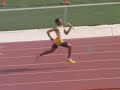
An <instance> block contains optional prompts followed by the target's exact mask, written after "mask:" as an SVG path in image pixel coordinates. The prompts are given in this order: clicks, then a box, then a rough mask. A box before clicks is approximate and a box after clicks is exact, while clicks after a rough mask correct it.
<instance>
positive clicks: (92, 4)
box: [0, 2, 120, 12]
mask: <svg viewBox="0 0 120 90" xmlns="http://www.w3.org/2000/svg"><path fill="white" fill-rule="evenodd" d="M115 4H120V2H107V3H91V4H78V5H68V6H64V5H63V6H61V5H60V6H47V7H29V8H13V9H0V12H5V11H21V10H41V9H53V8H54V9H55V8H65V7H88V6H102V5H115Z"/></svg>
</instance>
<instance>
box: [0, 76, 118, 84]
mask: <svg viewBox="0 0 120 90" xmlns="http://www.w3.org/2000/svg"><path fill="white" fill-rule="evenodd" d="M118 79H120V77H111V78H106V77H101V78H90V79H77V80H58V81H42V82H26V83H8V84H0V86H13V85H32V84H48V83H65V82H88V81H99V80H118Z"/></svg>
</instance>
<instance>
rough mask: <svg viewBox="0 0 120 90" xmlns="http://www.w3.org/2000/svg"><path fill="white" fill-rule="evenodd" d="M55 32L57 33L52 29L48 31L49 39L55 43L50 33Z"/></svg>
mask: <svg viewBox="0 0 120 90" xmlns="http://www.w3.org/2000/svg"><path fill="white" fill-rule="evenodd" d="M53 31H55V29H50V30H48V31H47V35H48V37H49V38H50V40H51V41H53V38H52V37H51V35H50V32H53Z"/></svg>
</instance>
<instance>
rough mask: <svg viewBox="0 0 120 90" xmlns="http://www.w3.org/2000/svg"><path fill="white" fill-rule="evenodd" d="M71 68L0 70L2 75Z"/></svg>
mask: <svg viewBox="0 0 120 90" xmlns="http://www.w3.org/2000/svg"><path fill="white" fill-rule="evenodd" d="M67 68H69V67H47V68H40V69H38V68H37V69H32V68H17V69H4V70H0V74H11V73H16V72H30V71H47V70H59V69H67Z"/></svg>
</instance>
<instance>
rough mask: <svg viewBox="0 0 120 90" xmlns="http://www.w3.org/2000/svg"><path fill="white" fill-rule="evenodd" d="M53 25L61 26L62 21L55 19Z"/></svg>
mask: <svg viewBox="0 0 120 90" xmlns="http://www.w3.org/2000/svg"><path fill="white" fill-rule="evenodd" d="M55 23H56V24H57V25H58V26H59V25H63V21H62V19H60V18H56V19H55Z"/></svg>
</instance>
